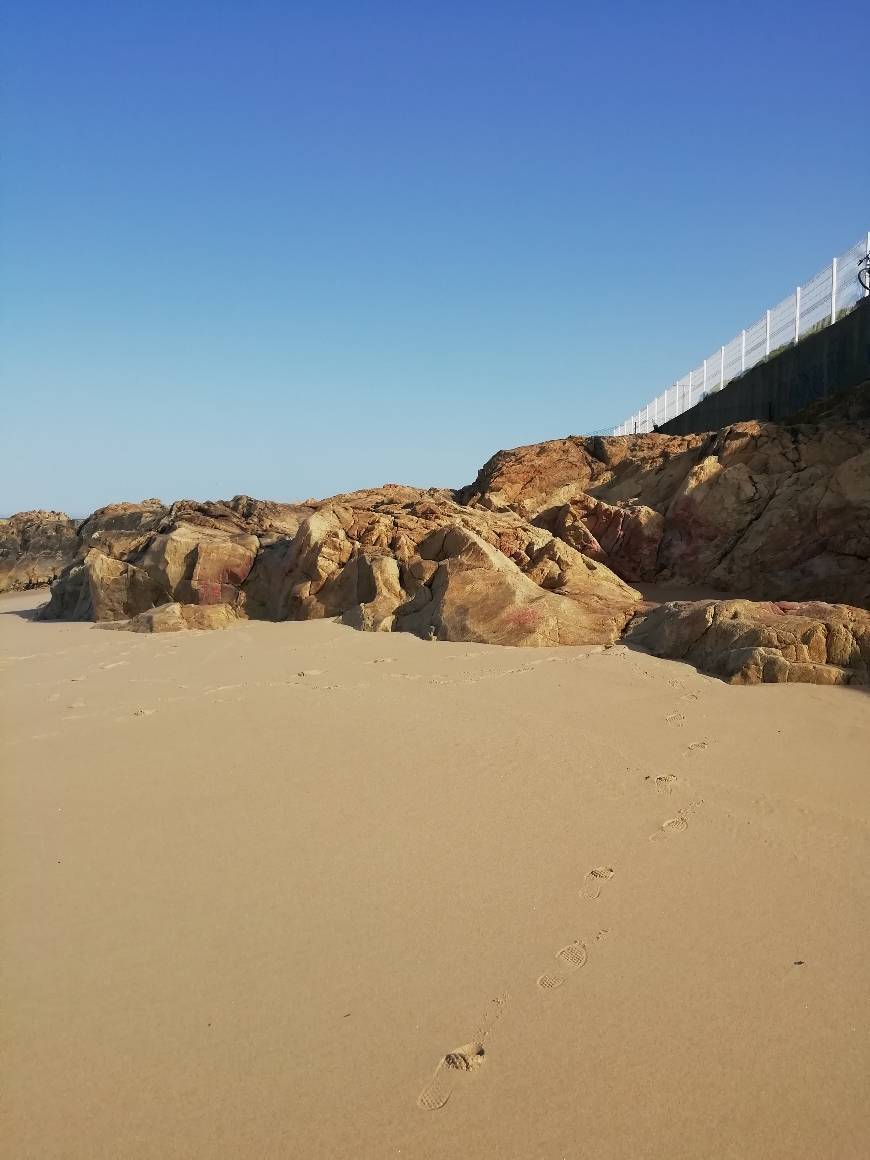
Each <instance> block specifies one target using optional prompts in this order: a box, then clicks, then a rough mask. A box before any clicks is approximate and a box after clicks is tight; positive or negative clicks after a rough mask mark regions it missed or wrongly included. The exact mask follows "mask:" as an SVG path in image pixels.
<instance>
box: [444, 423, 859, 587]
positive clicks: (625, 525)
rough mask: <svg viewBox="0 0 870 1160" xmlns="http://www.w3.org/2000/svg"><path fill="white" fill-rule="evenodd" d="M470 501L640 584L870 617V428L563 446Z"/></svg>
mask: <svg viewBox="0 0 870 1160" xmlns="http://www.w3.org/2000/svg"><path fill="white" fill-rule="evenodd" d="M463 495H464V497H465V499H466V500H467V502H468V503H469V504H470V505H471V506H473V507H478V508H484V509H495V510H502V509H503V508H505V507H509V506H511V505H512V506H513V507H514V508H515V509H516V510H518V511H521V512H522V513H523V514H524V515H525V516H526V517H527V518H531V519H534V521H535V522H536V523H540V524H543V525H544V526H546V527H549V528H551V529H552V530H553V531H555V533H556V534H557V535H559V536H567V537H568V539H569V542H571V543H573V544H574V545H575V546H578V547H580V548H581V550H582V551H584V552H586V553H587V554H590V555H593V556H595V558H597V559H600V560H602V561H605V562H607V563H608V565H610V566H611V567H613V569H614V570H615V571H617V572H619V573H620V575H622V576H624V577H625V578H627V579H629V580H645V581H653V582H661V583H679V584H683V585H687V584H688V585H703V586H705V587H707V588H712V589H718V590H721V591H725V592H734V593H736V594H740V595H745V596H752V597H756V598H764V599H777V600H779V599H821V600H828V601H831V602H838V601H846V602H848V603H849V604H854V605H857V606H858V607H870V422H850V423H844V424H842V423H840V424H836V423H835V424H828V425H826V424H821V425H803V426H794V427H783V426H777V425H775V424H772V423H755V422H751V423H736V424H734V425H733V426H731V427H726V428H724V429H723V430H722V431H720V432H718V433H712V434H710V435H687V436H667V435H637V436H621V437H618V438H611V439H604V438H579V437H577V438H572V439H560V440H553V441H552V442H550V443H543V444H539V445H537V446H534V447H520V448H517V450H516V451H509V452H504V451H503V452H499V454H498V455H496V456H494V457H493V459H491V460H490V461H489V463H487V464H486V465H485V466H484V468H482V470H481V472H480V473H479V475H478V477H477V480H476V481H475V483H474V484H473V485H472V486H471V487H470V488H468V489H466V491H465V492H464V493H463ZM593 501H598V504H602V503H603V504H604V505H608V506H605V507H599V506H598V505H597V504H596V503H595V502H593ZM613 508H615V509H617V511H615V512H614V511H613V510H611V509H613ZM620 513H622V514H620ZM649 513H656V514H657V515H658V516H660V517H661V521H660V522H659V521H658V520H656V519H655V518H654V517H653V516H652V515H651V514H649ZM581 524H582V525H583V527H582V529H581V527H580V525H581ZM659 532H661V534H660V535H659ZM599 535H600V536H601V537H602V538H603V540H604V542H602V541H601V540H600V539H599ZM608 536H611V537H612V541H611V546H610V547H609V548H608ZM599 549H600V551H599ZM623 556H624V559H621V557H623ZM653 556H654V558H653Z"/></svg>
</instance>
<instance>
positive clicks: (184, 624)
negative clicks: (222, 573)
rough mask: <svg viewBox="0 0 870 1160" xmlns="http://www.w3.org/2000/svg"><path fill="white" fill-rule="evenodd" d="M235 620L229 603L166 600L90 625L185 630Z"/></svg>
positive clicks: (220, 625) (225, 624) (222, 625)
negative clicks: (129, 615) (182, 602)
mask: <svg viewBox="0 0 870 1160" xmlns="http://www.w3.org/2000/svg"><path fill="white" fill-rule="evenodd" d="M237 620H238V616H237V615H236V612H235V609H234V608H233V607H232V606H231V605H229V604H179V603H177V602H176V601H170V602H168V603H166V604H160V605H158V606H157V607H156V608H149V609H147V610H146V611H145V612H140V613H139V614H138V615H137V616H133V617H131V618H130V619H129V620H104V621H99V622H98V623H97V624H95V625H94V628H110V629H120V630H124V631H126V632H186V631H187V630H188V629H193V630H196V631H205V630H207V631H211V630H212V629H216V628H229V627H230V626H231V625H233V624H235V623H236V621H237Z"/></svg>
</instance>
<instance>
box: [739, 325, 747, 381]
mask: <svg viewBox="0 0 870 1160" xmlns="http://www.w3.org/2000/svg"><path fill="white" fill-rule="evenodd" d="M745 370H746V331H745V330H742V331H741V332H740V373H741V374H743V372H744V371H745Z"/></svg>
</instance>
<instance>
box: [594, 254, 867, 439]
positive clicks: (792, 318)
mask: <svg viewBox="0 0 870 1160" xmlns="http://www.w3.org/2000/svg"><path fill="white" fill-rule="evenodd" d="M867 254H870V233H868V234H867V236H866V238H862V239H861V241H860V242H856V243H855V245H854V246H850V247H849V249H848V250H846V252H845V253H844V254H840V255H839V257H837V258H834V259H833V260H832V261H831V262H830V264H829V265H827V266H825V268H824V270H822V271H820V272H819V273H818V274H816V276H815V278H810V280H809V282H807V283H805V284H804V285H803V286H798V287H797V289H796V290H795V291H794V293H792V294H789V296H788V298H785V299H783V301H782V302H780V303H778V304H777V305H776V306H774V307H772V308H771V309H770V310H768V311H766V312H765V313H764V315H763V316H762V317H761V318H759V319H758V321H757V322H753V324H752V325H751V326H747V327H746V329H745V330H741V332H740V333H739V334H738V335H736V336H735V337H734V338H732V339H731V341H730V342H728V343H726V344H725V345H724V346H720V347H719V349H718V350H717V351H714V352H713V354H711V355H710V357H709V358H705V359H704V361H703V362H701V363H699V364H698V366H696V367H695V368H694V370H691V371H689V373H688V374H687V375H683V377H682V378H681V379H678V380H677V381H676V382H675V383H674V384H673V385H672V386H670V387H668V389H667V390H666V391H663V392H662V394H660V395H658V396H657V397H656V398H655V399H653V400H652V401H651V402H649V403H647V405H646V406H645V407H641V409H640V410H639V411H638V412H636V414H634V415H631V416H630V417H629V418H628V419H626V421H625V422H624V423H620V425H619V426H618V427H614V428H613V430H612V431H608V434H613V435H633V434H640V433H641V432H645V431H652V429H653V427H654V426H656V427H660V426H661V425H662V424H663V423H667V421H668V420H669V419H673V418H675V416H677V415H681V414H682V413H683V411H688V409H689V408H690V407H694V405H695V404H696V403H698V402H700V401H701V399H703V398H704V396H705V395H709V394H710V393H711V392H712V391H721V390H722V388H723V387H724V386H725V384H726V383H729V382H730V381H731V379H734V378H736V377H737V376H738V375H741V374H743V372H744V371H748V370H749V368H750V367H754V366H755V364H756V363H760V362H763V361H764V359H766V358H768V357H769V356H770V355H772V354H775V353H776V352H777V351H779V350H782V348H783V347H785V346H790V345H791V344H792V343H795V342H799V341H800V339H801V338H803V337H804V336H805V335H807V334H809V333H810V331H814V330H821V329H822V328H823V327H825V326H830V325H831V323H832V322H836V320H837V319H838V318H841V317H842V316H843V315H844V314H846V313H848V311H850V310H851V309H852V308H853V307H854V306H856V305H857V303H858V301H859V299H860V298H862V297H864V296H866V295H867V293H868V291H866V290H864V289H863V288H862V286H861V283H860V282H859V281H858V265H859V263H860V262H861V261H862V260H863V259H864V258H865V257H866V256H867Z"/></svg>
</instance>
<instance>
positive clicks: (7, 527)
mask: <svg viewBox="0 0 870 1160" xmlns="http://www.w3.org/2000/svg"><path fill="white" fill-rule="evenodd" d="M78 547H79V541H78V536H77V535H76V525H75V521H74V520H72V519H70V517H69V516H68V515H66V514H65V513H64V512H47V511H32V512H18V514H17V515H14V516H11V517H10V518H9V519H8V520H0V592H9V591H13V590H15V589H22V588H38V587H41V586H42V585H43V584H50V583H51V582H52V580H55V579H57V577H58V576H59V575H60V574H61V572H62V571H63V570H64V568H66V567H68V566H69V565H70V564H72V562H73V561H74V560H75V558H76V556H77V554H78Z"/></svg>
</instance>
